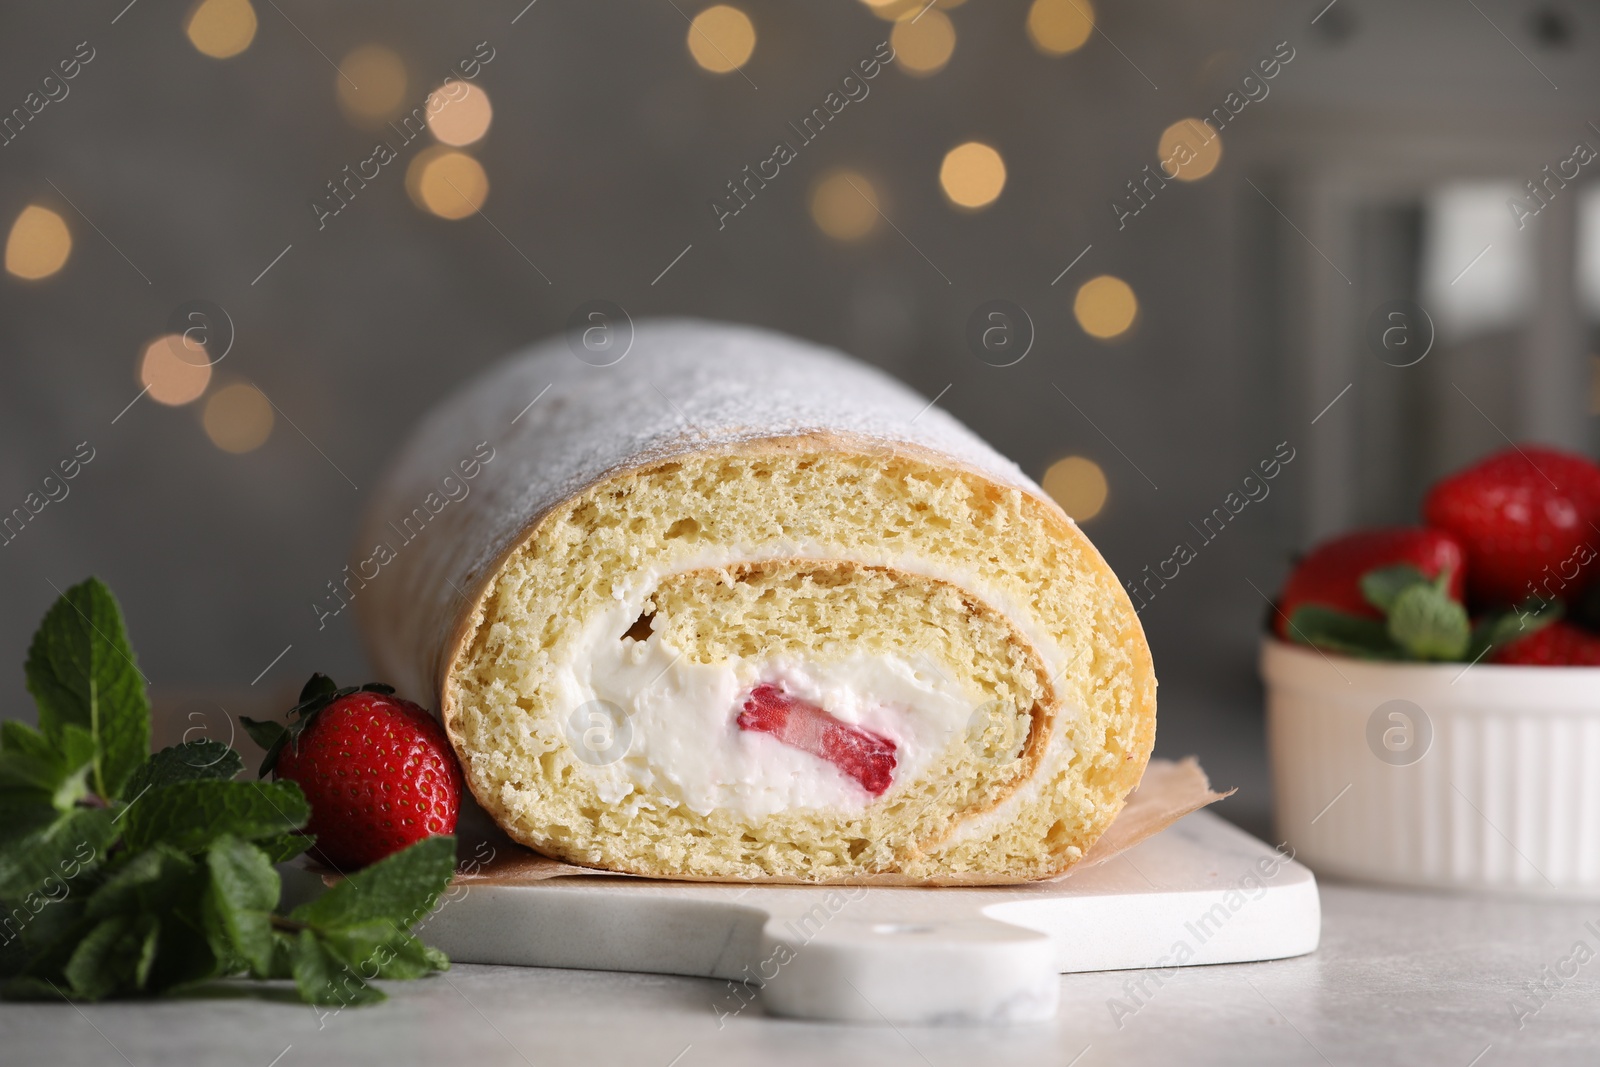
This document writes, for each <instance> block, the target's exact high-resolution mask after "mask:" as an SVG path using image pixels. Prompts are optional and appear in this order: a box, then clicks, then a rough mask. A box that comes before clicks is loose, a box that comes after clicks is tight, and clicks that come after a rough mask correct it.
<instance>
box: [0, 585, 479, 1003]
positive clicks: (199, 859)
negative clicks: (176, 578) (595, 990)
mask: <svg viewBox="0 0 1600 1067" xmlns="http://www.w3.org/2000/svg"><path fill="white" fill-rule="evenodd" d="M27 675H28V687H29V689H30V691H31V692H32V693H33V695H34V699H35V701H36V703H37V704H38V707H39V727H38V728H37V729H35V728H33V727H29V726H26V725H24V724H22V723H16V722H8V723H5V724H3V725H0V992H3V993H4V995H6V996H9V997H44V998H51V999H56V998H59V997H61V996H66V997H69V998H71V999H74V1000H99V999H102V998H105V997H118V996H155V995H161V994H168V993H174V992H181V991H184V990H190V989H193V988H196V987H198V986H202V985H205V984H207V983H212V982H216V981H219V980H223V979H230V978H237V977H249V978H253V979H258V980H273V979H281V980H289V981H292V982H293V983H294V986H295V988H296V990H297V991H298V993H299V996H300V998H301V999H302V1000H304V1001H305V1002H307V1003H310V1004H320V1005H330V1004H338V1005H340V1006H351V1005H357V1004H369V1003H376V1002H377V1001H380V1000H382V999H384V994H383V992H382V991H381V990H379V989H378V988H377V987H376V986H374V985H372V984H371V983H372V982H373V980H375V979H400V978H421V977H423V976H425V975H428V974H431V973H433V972H434V971H438V970H443V969H445V968H446V967H448V966H449V961H448V960H447V959H446V958H445V957H444V955H443V954H442V953H440V952H438V951H437V950H435V949H431V948H428V947H427V946H425V945H423V944H422V943H421V942H420V941H418V940H417V939H416V937H415V936H414V935H413V934H412V933H411V929H412V928H413V927H414V926H415V925H416V924H417V923H418V922H419V921H420V920H421V919H423V918H424V917H425V916H426V915H427V914H428V913H429V912H430V911H431V910H432V909H433V907H434V906H435V904H436V903H437V901H438V898H439V895H440V894H441V893H442V892H443V891H444V889H445V887H446V886H447V885H448V884H449V882H450V878H451V875H452V874H453V873H454V868H455V839H454V838H453V837H432V838H428V839H427V840H424V841H421V842H419V843H417V844H415V845H413V846H411V847H410V848H408V849H405V850H403V851H401V852H398V853H396V854H394V855H393V856H390V857H388V858H386V859H384V860H382V861H380V862H378V863H375V864H373V865H372V866H370V867H368V868H366V869H365V870H362V871H359V872H356V873H355V874H353V875H351V876H349V877H348V878H346V879H344V880H343V881H341V882H340V883H339V884H338V885H336V886H335V887H334V888H332V889H330V890H329V891H328V892H327V893H326V894H325V895H324V896H322V897H320V898H318V899H317V900H314V901H312V902H310V903H307V904H303V905H301V906H300V907H298V908H296V909H295V910H294V911H292V912H290V913H289V914H287V915H285V914H282V913H280V911H279V906H280V901H281V897H282V886H281V883H280V880H279V877H278V872H277V871H276V870H275V869H274V864H276V863H280V862H283V861H284V860H287V859H289V858H291V857H293V856H296V855H298V854H299V853H301V852H303V851H304V850H305V849H306V848H307V847H308V846H309V845H310V843H311V840H312V839H311V838H310V837H308V836H306V835H305V834H304V833H302V832H301V831H303V830H304V828H305V826H306V823H307V821H308V819H309V817H310V809H309V807H308V806H307V804H306V800H305V796H304V795H303V794H302V793H301V792H300V789H299V787H298V786H296V785H295V784H294V783H292V782H287V781H276V782H260V781H249V780H246V781H236V780H235V778H236V776H237V775H238V774H239V773H240V771H242V770H243V768H244V761H243V759H242V757H241V756H240V755H239V753H238V752H236V751H234V750H233V749H232V748H230V747H229V746H227V745H223V744H220V743H218V742H216V741H211V740H199V741H192V742H189V743H187V744H182V745H174V746H172V747H170V748H165V749H162V750H161V751H159V752H156V753H154V754H152V753H150V752H149V737H150V712H149V704H148V701H147V699H146V696H145V690H144V679H143V676H142V675H140V674H139V671H138V668H137V666H136V665H135V662H134V659H133V651H132V649H131V648H130V647H129V645H128V641H127V637H126V635H125V633H124V629H123V623H122V613H121V610H120V609H119V608H118V606H117V602H116V599H115V598H114V597H113V596H112V595H111V591H110V590H109V589H107V588H106V587H105V586H104V585H103V584H102V583H101V582H99V581H97V580H95V579H93V578H91V579H89V580H88V581H86V582H83V583H82V584H80V585H76V586H73V587H72V588H71V589H69V590H67V592H66V593H65V594H64V595H63V596H62V597H61V598H60V599H59V600H58V601H57V602H56V604H55V606H54V607H52V608H51V609H50V611H49V613H48V614H47V615H46V616H45V620H44V622H43V624H42V625H41V626H40V628H39V632H38V633H37V634H36V635H35V637H34V639H33V644H32V646H31V647H30V649H29V653H28V662H27ZM319 677H321V676H319ZM324 681H326V679H324ZM309 690H314V691H310V692H308V693H306V694H302V702H301V703H302V706H305V705H308V704H315V702H316V701H318V700H320V701H321V704H320V705H317V706H315V707H307V708H306V710H305V711H304V712H303V713H302V714H301V716H300V718H301V719H302V720H304V719H307V718H309V716H310V715H313V714H315V712H316V711H318V710H320V708H321V707H322V706H326V704H327V703H328V702H330V701H331V700H332V699H333V698H334V697H335V696H336V695H339V694H341V693H342V692H343V691H341V690H337V689H335V688H334V687H333V685H332V683H331V682H328V683H327V684H326V685H318V684H316V680H315V679H314V680H313V685H312V686H308V691H309ZM324 698H325V699H324ZM279 729H280V730H283V731H284V736H283V737H282V739H281V740H282V743H288V742H289V741H291V740H292V737H291V736H289V731H290V729H292V728H290V727H282V726H280V727H279ZM274 739H275V740H277V738H274ZM279 748H280V750H281V744H280V746H279Z"/></svg>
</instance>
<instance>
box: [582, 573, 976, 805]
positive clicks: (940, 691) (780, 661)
mask: <svg viewBox="0 0 1600 1067" xmlns="http://www.w3.org/2000/svg"><path fill="white" fill-rule="evenodd" d="M637 610H638V608H637V607H633V606H629V605H621V604H619V605H618V606H617V607H615V608H613V609H611V610H608V611H606V612H605V613H604V617H603V618H602V619H600V620H597V621H596V623H595V624H593V625H591V626H590V627H589V629H588V632H587V633H586V634H585V639H584V640H583V641H582V642H581V647H580V648H579V649H577V650H576V651H575V653H574V655H572V656H571V657H570V658H569V659H568V661H567V663H566V664H565V665H564V666H563V667H562V669H561V670H560V671H559V672H558V673H557V675H556V678H555V679H554V687H555V695H556V701H555V704H556V707H557V708H558V709H559V710H558V716H559V718H560V720H561V723H562V725H563V729H564V731H565V733H566V737H567V741H568V743H569V744H571V745H572V746H573V749H574V751H575V752H577V754H578V757H579V759H578V762H577V767H578V769H579V770H580V772H581V773H584V774H586V775H587V776H588V777H589V778H590V780H591V781H592V782H593V783H594V785H595V786H596V789H597V791H598V792H599V794H600V798H601V799H602V800H603V801H604V802H605V803H607V804H615V805H618V806H620V807H621V808H622V809H623V811H624V812H627V813H629V814H631V813H633V812H636V811H637V810H639V808H641V807H643V806H655V805H661V804H665V805H668V806H676V805H678V804H682V805H684V806H685V807H687V808H688V809H689V810H691V811H693V812H695V813H697V814H700V815H706V814H709V813H711V812H712V811H714V810H717V809H719V808H720V809H727V810H730V811H732V812H734V813H736V814H738V815H739V816H741V817H742V818H746V819H756V818H762V817H764V816H767V815H772V814H775V813H777V812H782V811H790V810H796V809H821V808H829V809H842V810H846V811H858V810H860V809H862V808H865V807H866V806H867V805H868V804H870V803H873V802H875V801H877V800H881V799H883V798H885V797H889V796H892V795H893V794H894V792H895V791H896V789H897V788H899V787H900V786H901V785H903V784H904V783H908V782H911V781H914V780H916V779H917V778H918V777H919V776H920V775H921V773H922V772H923V771H924V770H925V769H926V768H927V767H928V765H929V763H930V762H932V761H933V760H934V759H935V758H936V757H937V756H938V755H940V754H941V753H942V752H944V751H945V750H946V749H947V748H948V747H949V745H950V744H951V742H952V741H953V740H955V739H956V738H958V737H964V736H965V735H966V731H967V729H968V727H969V724H970V722H971V719H972V716H973V713H974V712H975V711H976V710H977V709H978V708H979V707H980V706H982V705H983V703H984V698H983V697H982V695H981V694H980V693H978V692H977V691H976V690H972V691H968V690H967V689H966V688H965V687H963V686H962V685H961V684H959V683H957V682H956V681H955V679H954V678H953V677H952V672H950V671H948V670H947V668H946V667H945V665H943V664H941V663H938V662H935V660H934V658H933V657H932V656H931V655H929V656H926V657H918V659H919V662H908V661H907V660H905V659H903V658H901V657H898V656H889V655H868V654H857V655H854V656H850V657H848V658H846V659H843V660H839V661H835V662H830V663H816V662H808V661H806V660H804V659H799V658H794V657H783V656H779V657H770V658H762V659H753V658H752V659H746V658H741V657H732V658H729V659H727V660H724V661H721V662H718V663H713V664H707V663H698V662H693V661H691V660H690V659H689V658H688V657H686V656H684V655H683V654H682V650H679V649H676V648H673V647H672V646H671V645H669V644H667V642H666V641H665V640H664V639H663V638H662V637H661V636H660V635H658V634H652V635H651V636H650V637H649V639H648V640H645V641H635V640H632V639H624V638H623V637H622V636H621V635H622V634H623V633H624V632H625V631H626V630H627V629H628V627H629V625H630V624H631V623H632V622H633V620H634V619H635V618H636V617H637V616H636V615H635V612H636V611H637ZM762 682H767V683H774V684H778V685H779V686H781V688H782V689H783V690H784V691H785V692H786V693H788V694H789V695H791V696H794V697H796V698H799V699H801V700H805V701H809V702H811V703H813V704H815V705H817V706H819V707H821V708H822V709H823V710H825V711H826V712H828V713H829V714H830V715H832V716H833V717H835V718H836V719H838V720H840V721H841V722H844V723H848V724H850V725H853V726H858V727H861V728H862V729H865V730H870V731H871V732H873V733H875V734H877V735H879V736H881V737H885V738H887V739H889V740H890V741H892V742H894V745H895V753H894V755H895V768H894V773H893V780H892V783H891V785H890V787H889V789H888V790H887V791H886V792H885V793H884V794H883V796H882V797H876V796H873V795H872V794H871V793H869V792H868V791H867V790H866V789H865V788H864V787H863V786H862V785H861V784H860V783H858V782H857V781H856V780H855V779H854V778H852V777H850V776H849V775H847V774H845V773H844V772H843V771H841V770H840V769H839V768H838V767H836V766H834V765H833V764H832V763H830V762H828V761H827V760H825V759H822V758H821V757H818V756H814V755H812V754H810V753H808V752H805V751H804V750H802V749H799V748H795V747H793V746H791V745H788V744H785V743H784V742H782V741H780V740H778V739H777V738H776V737H774V736H772V735H771V734H766V733H761V732H758V731H753V730H744V729H741V728H740V727H739V725H738V722H737V718H738V715H739V711H740V710H741V708H742V706H743V700H744V698H745V696H746V695H747V694H748V693H749V692H750V690H751V689H752V688H753V687H754V686H755V685H757V684H758V683H762Z"/></svg>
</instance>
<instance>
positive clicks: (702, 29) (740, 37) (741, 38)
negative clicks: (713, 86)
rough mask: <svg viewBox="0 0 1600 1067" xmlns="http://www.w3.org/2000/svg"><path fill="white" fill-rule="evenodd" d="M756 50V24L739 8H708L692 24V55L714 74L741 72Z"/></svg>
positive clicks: (690, 40) (722, 6)
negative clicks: (739, 70)
mask: <svg viewBox="0 0 1600 1067" xmlns="http://www.w3.org/2000/svg"><path fill="white" fill-rule="evenodd" d="M755 49H756V28H755V25H754V24H753V23H751V21H750V16H749V15H746V14H745V13H744V12H743V11H740V10H739V9H738V8H736V7H729V6H728V5H727V4H717V5H715V6H714V7H708V8H706V9H705V10H704V11H702V12H700V14H698V15H696V16H695V17H694V21H693V22H691V23H690V24H689V54H690V55H691V56H693V57H694V61H695V62H696V63H698V64H700V65H701V66H702V67H704V68H705V69H706V70H709V71H711V72H712V73H714V74H726V73H728V72H729V71H731V70H738V69H739V68H740V67H742V66H744V64H745V60H747V59H749V58H750V53H751V52H754V51H755Z"/></svg>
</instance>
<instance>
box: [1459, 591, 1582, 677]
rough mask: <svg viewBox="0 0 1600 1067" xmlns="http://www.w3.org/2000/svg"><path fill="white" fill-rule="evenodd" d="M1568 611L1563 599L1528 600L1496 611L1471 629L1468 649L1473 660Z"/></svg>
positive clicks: (1544, 625)
mask: <svg viewBox="0 0 1600 1067" xmlns="http://www.w3.org/2000/svg"><path fill="white" fill-rule="evenodd" d="M1564 613H1565V608H1564V607H1563V605H1562V603H1561V601H1559V600H1540V599H1539V598H1537V597H1535V598H1532V599H1529V600H1525V601H1523V602H1522V604H1520V605H1518V606H1517V607H1516V608H1513V609H1512V610H1511V611H1505V612H1493V613H1490V614H1488V615H1485V616H1484V617H1483V618H1481V619H1479V620H1478V624H1477V625H1476V626H1474V627H1473V628H1472V645H1471V647H1470V648H1469V649H1468V650H1467V651H1468V653H1469V654H1470V655H1469V657H1468V658H1469V659H1472V660H1473V661H1474V662H1476V661H1477V660H1479V659H1481V658H1483V657H1484V656H1486V655H1488V654H1489V653H1490V652H1493V651H1494V650H1495V649H1497V648H1501V647H1503V646H1505V645H1509V644H1510V643H1511V642H1513V641H1516V640H1518V639H1519V638H1523V637H1527V636H1528V635H1529V634H1532V633H1534V632H1536V631H1538V630H1542V629H1543V628H1544V627H1546V626H1548V625H1550V624H1551V623H1553V622H1555V621H1556V620H1557V619H1559V618H1561V616H1562V615H1563V614H1564Z"/></svg>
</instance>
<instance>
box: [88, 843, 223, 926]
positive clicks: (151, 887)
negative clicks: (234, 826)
mask: <svg viewBox="0 0 1600 1067" xmlns="http://www.w3.org/2000/svg"><path fill="white" fill-rule="evenodd" d="M198 870H199V864H197V863H195V861H194V860H193V859H191V858H189V856H188V855H187V854H185V853H183V852H180V851H178V850H177V849H175V848H173V847H171V846H170V845H156V846H155V847H154V848H149V849H146V850H145V851H143V852H136V853H134V854H133V855H132V856H130V857H129V858H128V859H126V860H125V861H123V862H122V863H120V864H119V865H118V866H117V867H116V869H115V870H113V871H112V872H111V875H110V877H109V878H107V879H106V880H105V882H104V883H103V884H101V886H100V888H98V889H96V890H95V891H94V893H93V894H91V895H90V897H89V910H88V913H87V914H88V917H89V918H91V919H107V918H110V917H111V916H113V915H117V914H122V913H132V914H137V913H141V912H151V911H156V910H158V909H160V908H164V907H167V906H169V905H170V903H171V902H172V901H174V900H177V899H179V898H182V897H184V896H187V895H190V890H189V887H188V886H187V884H186V883H189V882H190V881H192V880H193V879H194V877H195V874H196V872H197V871H198Z"/></svg>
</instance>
